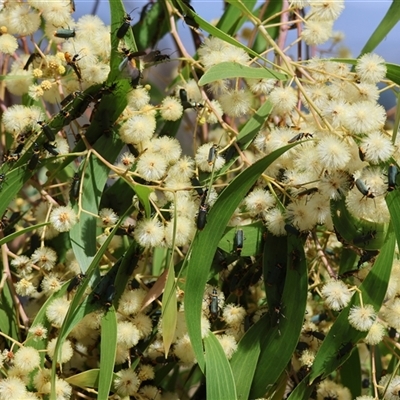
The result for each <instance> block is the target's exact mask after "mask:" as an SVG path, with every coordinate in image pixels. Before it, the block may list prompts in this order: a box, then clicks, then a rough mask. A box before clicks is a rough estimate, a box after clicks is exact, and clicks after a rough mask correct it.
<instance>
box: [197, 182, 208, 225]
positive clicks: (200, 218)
mask: <svg viewBox="0 0 400 400" xmlns="http://www.w3.org/2000/svg"><path fill="white" fill-rule="evenodd" d="M207 192H208V189H207V190H205V191H204V193H203V195H202V198H201V200H200V207H199V213H198V214H197V222H196V225H197V229H198V230H199V231H201V230H203V229H204V227H205V226H206V223H207V212H208V205H207V204H206V199H207Z"/></svg>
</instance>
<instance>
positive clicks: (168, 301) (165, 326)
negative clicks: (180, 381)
mask: <svg viewBox="0 0 400 400" xmlns="http://www.w3.org/2000/svg"><path fill="white" fill-rule="evenodd" d="M170 257H171V256H170ZM174 272H175V271H174V266H173V265H171V266H170V267H169V270H168V277H167V282H166V284H165V290H164V295H163V302H162V332H163V344H164V351H165V356H167V355H168V351H169V349H170V347H171V343H172V341H173V340H174V337H175V330H176V322H177V320H178V305H177V299H176V289H175V274H174Z"/></svg>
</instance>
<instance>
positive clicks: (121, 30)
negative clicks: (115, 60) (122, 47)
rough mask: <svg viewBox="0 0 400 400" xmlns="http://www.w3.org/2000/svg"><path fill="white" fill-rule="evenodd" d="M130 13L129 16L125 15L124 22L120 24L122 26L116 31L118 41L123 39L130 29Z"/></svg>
mask: <svg viewBox="0 0 400 400" xmlns="http://www.w3.org/2000/svg"><path fill="white" fill-rule="evenodd" d="M134 10H135V9H133V10H132V11H134ZM132 11H131V12H130V13H129V14H125V16H124V21H123V22H122V25H121V26H120V27H119V28H118V30H117V38H118V39H119V40H121V39H123V38H124V36H125V35H126V33H127V32H128V29H129V28H130V27H131V22H132V17H131V13H132Z"/></svg>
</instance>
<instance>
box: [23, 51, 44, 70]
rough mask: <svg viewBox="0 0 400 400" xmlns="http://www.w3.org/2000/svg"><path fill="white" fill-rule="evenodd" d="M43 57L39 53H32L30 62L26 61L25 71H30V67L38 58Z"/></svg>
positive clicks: (29, 58)
mask: <svg viewBox="0 0 400 400" xmlns="http://www.w3.org/2000/svg"><path fill="white" fill-rule="evenodd" d="M41 57H42V56H41V55H40V54H39V53H32V54H31V55H30V56H29V57H28V60H27V61H26V63H25V65H24V68H23V69H24V70H25V71H28V69H29V66H30V65H31V64H32V63H33V62H34V61H35V60H36V59H37V58H41Z"/></svg>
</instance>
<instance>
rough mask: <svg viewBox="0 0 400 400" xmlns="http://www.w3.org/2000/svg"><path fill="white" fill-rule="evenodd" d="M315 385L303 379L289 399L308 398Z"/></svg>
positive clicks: (302, 399) (304, 399)
mask: <svg viewBox="0 0 400 400" xmlns="http://www.w3.org/2000/svg"><path fill="white" fill-rule="evenodd" d="M314 387H315V385H308V384H307V380H306V379H303V380H302V381H301V382H300V383H299V384H298V385H297V386H296V387H295V388H294V390H293V392H292V393H290V396H289V397H288V400H308V399H309V398H310V396H311V393H312V392H313V390H314Z"/></svg>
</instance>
